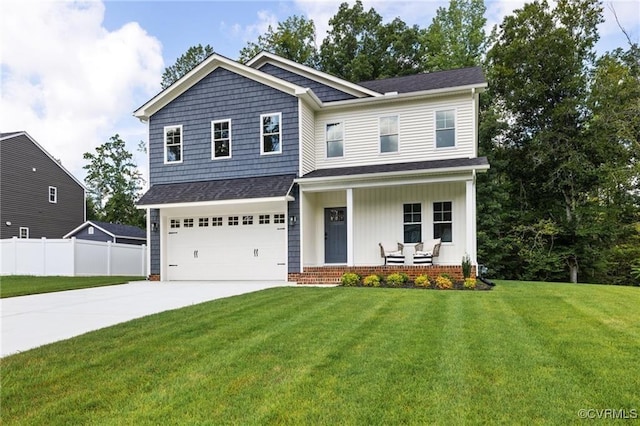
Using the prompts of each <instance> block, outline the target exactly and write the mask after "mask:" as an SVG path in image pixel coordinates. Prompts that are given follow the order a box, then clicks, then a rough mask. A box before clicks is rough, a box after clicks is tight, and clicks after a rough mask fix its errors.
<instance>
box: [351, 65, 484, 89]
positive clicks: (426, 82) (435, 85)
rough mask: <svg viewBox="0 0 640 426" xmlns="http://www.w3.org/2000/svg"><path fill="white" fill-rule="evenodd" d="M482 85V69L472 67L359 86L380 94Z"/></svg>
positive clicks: (376, 81) (390, 79) (388, 79)
mask: <svg viewBox="0 0 640 426" xmlns="http://www.w3.org/2000/svg"><path fill="white" fill-rule="evenodd" d="M482 83H486V80H485V78H484V74H483V73H482V68H480V67H472V68H459V69H455V70H448V71H437V72H430V73H424V74H415V75H408V76H405V77H392V78H385V79H382V80H373V81H364V82H362V83H358V84H359V85H360V86H363V87H366V88H367V89H371V90H375V91H376V92H379V93H387V92H398V93H409V92H420V91H423V90H435V89H444V88H447V87H458V86H468V85H472V84H482Z"/></svg>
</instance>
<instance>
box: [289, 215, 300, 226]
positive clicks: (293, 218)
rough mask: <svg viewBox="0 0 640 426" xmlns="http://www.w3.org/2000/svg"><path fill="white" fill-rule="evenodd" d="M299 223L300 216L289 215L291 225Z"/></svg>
mask: <svg viewBox="0 0 640 426" xmlns="http://www.w3.org/2000/svg"><path fill="white" fill-rule="evenodd" d="M296 223H298V218H297V217H295V216H289V225H291V226H293V225H295V224H296Z"/></svg>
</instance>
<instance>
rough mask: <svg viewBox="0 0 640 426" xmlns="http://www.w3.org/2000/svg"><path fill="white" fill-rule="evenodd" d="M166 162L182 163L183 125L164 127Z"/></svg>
mask: <svg viewBox="0 0 640 426" xmlns="http://www.w3.org/2000/svg"><path fill="white" fill-rule="evenodd" d="M164 162H165V164H167V163H182V125H180V126H167V127H165V128H164Z"/></svg>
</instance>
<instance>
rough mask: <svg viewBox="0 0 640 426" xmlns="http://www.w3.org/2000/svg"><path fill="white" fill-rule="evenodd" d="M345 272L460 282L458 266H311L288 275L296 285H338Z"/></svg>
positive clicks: (473, 275)
mask: <svg viewBox="0 0 640 426" xmlns="http://www.w3.org/2000/svg"><path fill="white" fill-rule="evenodd" d="M345 272H355V273H356V274H358V275H360V276H361V277H362V278H364V277H366V276H367V275H372V274H377V275H382V276H385V277H386V276H387V275H389V274H393V273H395V272H404V273H405V274H407V275H408V276H409V279H410V280H414V279H415V278H416V277H417V276H418V275H427V276H429V277H437V276H438V275H440V274H448V275H450V276H451V277H452V278H453V279H455V280H462V267H461V266H458V265H428V266H427V265H415V266H414V265H405V266H403V265H388V266H382V265H381V266H351V267H349V266H312V267H306V268H304V272H301V273H300V272H297V273H290V274H289V276H288V279H289V281H290V282H295V283H298V284H340V278H341V277H342V275H343V274H344V273H345ZM471 276H472V277H475V276H476V267H475V266H473V267H472V269H471Z"/></svg>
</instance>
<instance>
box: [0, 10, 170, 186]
mask: <svg viewBox="0 0 640 426" xmlns="http://www.w3.org/2000/svg"><path fill="white" fill-rule="evenodd" d="M104 11H105V7H104V5H103V4H102V3H100V2H74V3H68V2H58V1H55V2H48V1H36V2H32V1H20V2H18V1H9V2H4V3H3V4H2V18H1V19H2V21H1V22H0V24H1V25H0V26H1V28H0V36H1V39H2V40H3V43H2V52H1V64H2V82H1V86H0V93H1V97H0V130H1V131H3V132H8V131H17V130H25V131H27V132H28V133H29V134H30V135H31V136H33V137H34V138H35V139H36V140H37V141H38V142H39V143H40V144H41V145H42V146H43V147H44V148H45V149H47V151H49V152H50V153H51V155H53V156H54V157H56V158H59V159H61V160H62V163H63V164H64V166H65V167H66V168H67V169H69V170H70V171H71V172H72V173H73V174H74V175H76V177H78V178H79V179H82V178H83V177H84V171H83V170H82V166H83V165H84V164H85V161H84V160H83V159H82V154H83V153H84V152H88V151H93V150H94V148H95V147H96V146H98V145H100V144H102V143H104V142H105V141H107V140H108V138H109V137H110V136H112V135H113V134H114V133H116V132H118V130H117V129H119V128H122V127H123V126H124V127H125V128H130V129H131V131H132V133H131V134H127V133H124V132H122V131H120V132H119V133H120V135H121V137H122V138H123V139H124V140H126V141H127V148H128V149H129V151H131V152H134V151H135V149H136V146H137V144H138V142H139V140H140V138H139V137H138V136H139V135H140V134H141V133H144V131H145V126H144V125H142V124H137V120H136V119H134V118H133V117H132V116H131V114H132V111H133V110H134V109H135V108H136V107H138V106H140V104H142V103H143V102H144V101H146V100H147V99H148V98H149V97H150V96H151V95H153V94H155V93H156V92H157V91H158V89H159V87H158V76H159V75H160V74H161V73H162V70H163V66H164V64H163V61H162V55H161V44H160V42H159V41H158V40H157V39H155V38H153V37H151V36H149V35H148V34H147V33H146V32H145V31H144V30H143V29H142V28H141V27H140V26H139V25H138V24H137V23H128V24H126V25H124V26H122V27H121V28H119V29H117V30H114V31H108V30H107V29H105V28H104V27H103V25H102V23H103V19H104ZM25 29H28V30H25ZM136 127H140V130H138V129H137V128H136ZM132 135H135V139H132V140H129V139H128V137H129V136H132ZM145 139H146V138H145ZM143 161H144V160H143ZM141 166H142V168H144V167H145V164H141Z"/></svg>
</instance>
